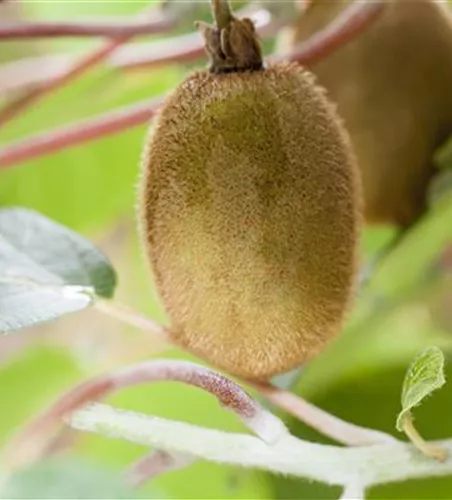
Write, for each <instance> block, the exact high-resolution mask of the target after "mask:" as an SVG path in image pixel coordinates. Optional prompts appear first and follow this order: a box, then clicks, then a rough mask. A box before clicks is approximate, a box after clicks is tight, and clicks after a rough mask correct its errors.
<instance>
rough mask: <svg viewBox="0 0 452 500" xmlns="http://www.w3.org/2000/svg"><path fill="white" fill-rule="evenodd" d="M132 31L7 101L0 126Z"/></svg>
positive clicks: (95, 61)
mask: <svg viewBox="0 0 452 500" xmlns="http://www.w3.org/2000/svg"><path fill="white" fill-rule="evenodd" d="M152 12H155V8H152V9H149V8H146V9H145V10H144V11H143V12H142V13H141V14H140V17H143V18H146V17H147V16H149V15H150V14H151V13H152ZM0 30H1V26H0ZM132 36H133V33H131V34H130V33H129V34H125V35H123V36H122V37H121V38H117V39H113V40H108V41H107V42H104V43H102V44H101V45H100V46H99V47H97V48H95V49H94V50H93V51H91V52H89V53H88V54H86V55H85V56H83V57H81V58H80V59H79V60H77V61H76V62H75V63H73V64H72V65H71V66H69V68H68V69H67V70H66V71H65V72H63V73H62V74H61V75H59V76H57V77H56V78H54V79H52V80H49V81H48V82H47V83H45V84H42V85H40V86H38V87H36V88H34V89H32V90H30V91H28V92H27V93H26V94H24V95H22V96H20V97H19V98H17V99H15V100H13V101H12V102H10V103H8V104H7V105H6V106H5V108H3V109H2V110H0V127H2V126H3V125H5V124H6V123H7V122H8V121H10V120H11V119H13V118H14V117H15V116H17V115H18V114H19V113H20V112H21V111H23V110H24V109H26V108H28V107H29V106H31V105H32V104H33V103H34V102H35V101H37V100H39V99H40V98H41V97H43V96H44V95H45V94H48V93H50V92H51V91H53V90H56V89H57V88H60V87H62V86H63V85H65V84H67V83H69V82H71V81H72V80H74V79H76V78H77V77H78V76H80V75H82V74H83V73H85V72H86V71H88V70H89V69H90V68H92V67H93V66H95V65H96V64H98V63H100V62H101V61H103V60H104V59H105V58H106V57H107V56H109V55H110V54H112V53H113V52H114V51H115V50H116V49H117V48H118V47H119V46H121V45H122V44H123V43H125V42H127V41H128V40H130V39H131V38H132Z"/></svg>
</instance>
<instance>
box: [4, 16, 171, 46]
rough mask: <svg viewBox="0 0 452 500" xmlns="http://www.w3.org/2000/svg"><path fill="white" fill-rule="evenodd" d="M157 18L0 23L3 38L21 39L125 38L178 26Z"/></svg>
mask: <svg viewBox="0 0 452 500" xmlns="http://www.w3.org/2000/svg"><path fill="white" fill-rule="evenodd" d="M152 16H153V19H152V18H151V16H150V15H148V19H129V20H126V21H116V20H100V21H93V20H90V19H85V20H80V21H74V22H24V21H21V22H15V23H10V22H8V23H3V24H1V25H0V40H13V39H20V38H44V37H45V38H55V37H92V36H103V37H108V38H125V37H131V36H138V35H151V34H154V33H161V32H162V31H167V30H169V29H171V28H172V27H173V26H174V24H175V23H174V20H173V19H171V18H170V17H168V16H167V15H164V14H163V13H162V12H159V11H158V10H157V9H154V10H153V11H152Z"/></svg>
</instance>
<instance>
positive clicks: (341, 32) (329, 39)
mask: <svg viewBox="0 0 452 500" xmlns="http://www.w3.org/2000/svg"><path fill="white" fill-rule="evenodd" d="M384 8H385V4H384V2H372V1H367V2H363V1H362V0H355V1H354V2H353V3H352V4H351V5H350V6H349V7H347V8H346V9H345V10H344V12H342V13H341V14H340V15H339V16H338V17H336V18H335V19H334V20H333V21H332V22H331V23H330V24H328V25H327V26H326V27H325V28H324V29H322V30H320V31H318V32H317V33H315V34H314V35H313V36H311V37H310V38H309V39H308V40H306V41H304V42H301V43H300V44H299V45H298V46H297V47H295V49H293V50H292V51H291V53H290V54H288V55H287V56H277V57H275V58H274V59H273V60H274V61H278V60H287V59H288V60H290V61H296V62H299V63H301V64H306V65H310V64H313V63H315V62H317V61H318V60H319V59H322V58H323V57H327V56H329V55H330V54H331V53H333V52H334V51H335V50H337V49H338V48H339V47H342V46H343V45H345V44H346V43H347V42H349V41H351V40H353V39H354V38H355V37H356V36H357V35H359V34H360V33H362V32H363V31H365V30H366V29H367V28H368V27H369V26H371V25H372V24H373V23H374V22H375V21H376V20H377V19H378V17H379V16H380V14H381V13H382V12H383V9H384Z"/></svg>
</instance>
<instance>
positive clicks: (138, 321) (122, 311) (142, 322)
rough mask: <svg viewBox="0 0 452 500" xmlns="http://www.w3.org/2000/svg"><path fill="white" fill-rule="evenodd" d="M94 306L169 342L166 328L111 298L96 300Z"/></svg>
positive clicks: (160, 339) (156, 337)
mask: <svg viewBox="0 0 452 500" xmlns="http://www.w3.org/2000/svg"><path fill="white" fill-rule="evenodd" d="M95 307H96V309H97V310H98V311H100V312H102V313H104V314H107V315H108V316H111V317H113V318H115V319H117V320H119V321H121V322H122V323H126V324H128V325H131V326H134V327H135V328H138V329H140V330H142V331H145V332H148V333H150V334H151V335H152V336H153V337H154V338H155V339H157V340H159V341H163V342H170V339H169V335H168V332H167V330H166V328H164V327H163V326H161V325H159V324H158V323H155V322H154V321H152V320H151V319H150V318H148V317H147V316H144V315H142V314H140V313H139V312H137V311H135V310H133V309H131V308H130V307H127V306H125V305H123V304H120V303H119V302H116V301H113V300H103V299H101V300H97V301H96V302H95Z"/></svg>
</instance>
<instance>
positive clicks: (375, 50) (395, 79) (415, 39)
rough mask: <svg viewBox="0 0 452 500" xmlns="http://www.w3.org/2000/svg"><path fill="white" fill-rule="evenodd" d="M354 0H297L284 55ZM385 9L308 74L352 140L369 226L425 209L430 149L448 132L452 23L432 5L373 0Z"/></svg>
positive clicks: (418, 0)
mask: <svg viewBox="0 0 452 500" xmlns="http://www.w3.org/2000/svg"><path fill="white" fill-rule="evenodd" d="M351 1H352V0H337V1H334V2H329V1H324V0H309V1H308V2H306V1H305V2H302V4H303V9H302V11H301V13H300V15H299V18H298V20H297V21H296V22H295V23H294V25H293V27H292V28H290V32H289V34H288V33H287V31H286V32H285V33H284V35H283V40H284V42H282V43H281V45H284V48H282V51H290V50H291V49H292V48H293V47H294V46H296V45H297V44H299V43H301V42H303V41H304V40H306V39H308V38H309V37H311V36H312V35H313V34H314V33H316V32H317V31H319V30H321V29H322V28H324V27H325V26H327V25H328V24H329V23H330V22H331V21H332V20H334V19H335V18H336V17H337V16H338V15H340V14H341V12H343V10H344V9H345V8H346V7H347V6H348V5H349V4H350V3H351ZM377 1H382V3H384V6H383V8H384V10H383V12H382V14H381V15H380V17H379V18H378V19H377V20H376V21H375V23H374V24H373V25H372V26H370V27H369V28H368V29H367V30H366V31H365V32H363V33H361V34H360V35H358V36H357V37H356V38H355V39H354V40H353V41H351V42H349V43H347V44H346V45H344V46H343V47H341V48H339V49H338V50H337V51H335V52H334V53H333V54H331V55H330V56H328V57H325V58H324V59H322V60H321V61H319V62H318V63H316V64H315V65H314V66H313V67H312V68H311V69H312V71H313V72H314V73H315V74H316V75H317V77H318V81H319V84H321V85H323V86H324V87H325V88H326V89H327V92H328V94H329V97H330V98H331V99H332V100H333V101H335V102H336V103H337V104H338V112H339V114H340V115H341V117H342V118H343V119H344V122H345V126H346V128H347V129H348V132H349V133H350V135H351V139H352V143H353V146H354V149H355V152H356V155H357V160H358V166H359V168H360V170H361V172H362V178H363V188H364V202H365V219H366V222H367V223H369V224H381V223H383V224H393V225H396V226H398V227H400V228H407V227H409V226H410V225H412V224H413V223H414V222H415V221H416V220H417V219H418V218H419V216H420V215H422V213H423V212H424V211H425V208H426V198H427V188H428V185H429V183H430V181H431V179H432V177H433V176H434V175H436V173H437V167H436V165H435V163H434V154H435V151H436V150H437V149H438V147H439V146H441V145H442V144H443V143H444V141H445V140H446V139H447V138H448V137H449V136H450V134H451V133H452V92H451V89H452V22H451V15H450V12H448V6H447V5H444V4H440V3H439V2H437V1H435V0H413V1H406V0H384V2H383V0H377Z"/></svg>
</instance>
